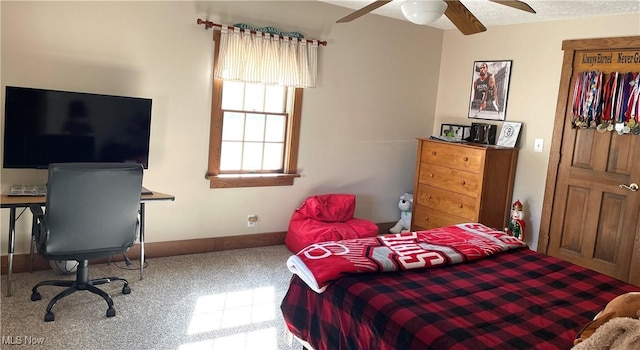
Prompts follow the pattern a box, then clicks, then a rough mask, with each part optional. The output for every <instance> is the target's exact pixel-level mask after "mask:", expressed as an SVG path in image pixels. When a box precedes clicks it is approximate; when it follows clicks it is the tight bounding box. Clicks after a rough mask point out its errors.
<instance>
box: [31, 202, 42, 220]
mask: <svg viewBox="0 0 640 350" xmlns="http://www.w3.org/2000/svg"><path fill="white" fill-rule="evenodd" d="M29 209H31V214H33V216H35V217H36V219H38V220H42V219H44V212H43V211H42V207H41V206H40V205H38V204H31V205H29Z"/></svg>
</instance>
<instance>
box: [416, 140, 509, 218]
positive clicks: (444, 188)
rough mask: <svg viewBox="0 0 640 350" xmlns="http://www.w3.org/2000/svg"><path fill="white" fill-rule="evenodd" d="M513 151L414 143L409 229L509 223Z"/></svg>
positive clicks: (473, 146) (425, 141)
mask: <svg viewBox="0 0 640 350" xmlns="http://www.w3.org/2000/svg"><path fill="white" fill-rule="evenodd" d="M517 157H518V149H517V148H503V147H496V146H488V145H481V144H474V143H450V142H443V141H436V140H430V139H422V138H419V139H418V157H417V159H416V174H415V184H414V189H413V191H414V192H413V193H414V196H413V197H414V199H413V201H414V202H413V212H412V216H411V219H412V220H411V230H413V231H416V230H426V229H431V228H436V227H443V226H450V225H454V224H459V223H464V222H480V223H482V224H485V225H487V226H489V227H493V228H496V229H498V230H502V229H504V227H505V225H506V224H507V220H508V219H509V213H510V210H511V201H512V198H511V196H512V194H513V182H514V177H515V172H516V162H517Z"/></svg>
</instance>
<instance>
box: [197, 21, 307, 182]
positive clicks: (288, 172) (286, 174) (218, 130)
mask: <svg viewBox="0 0 640 350" xmlns="http://www.w3.org/2000/svg"><path fill="white" fill-rule="evenodd" d="M220 36H221V35H220V31H214V33H213V41H214V45H215V47H214V54H213V72H215V70H216V69H217V67H218V54H219V45H218V44H219V43H220ZM213 72H212V76H213V89H212V94H211V126H210V132H209V162H208V166H207V175H206V178H207V179H208V180H209V187H210V188H234V187H263V186H291V185H293V181H294V179H295V178H297V177H300V174H299V173H298V172H297V170H298V143H299V140H300V121H301V114H302V92H303V91H304V89H302V88H295V89H294V92H293V101H292V105H291V108H290V111H289V118H287V119H288V122H287V135H286V138H285V144H284V161H283V167H282V168H283V169H282V172H278V173H255V174H227V173H224V174H221V173H220V155H221V149H222V120H223V113H222V85H223V84H222V82H223V81H222V79H219V78H216V77H215V75H214V74H213Z"/></svg>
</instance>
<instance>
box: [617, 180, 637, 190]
mask: <svg viewBox="0 0 640 350" xmlns="http://www.w3.org/2000/svg"><path fill="white" fill-rule="evenodd" d="M619 187H620V188H626V189H628V190H629V191H632V192H635V191H637V190H638V189H639V188H640V187H639V186H638V184H637V183H635V182H634V183H632V184H630V185H625V184H622V185H620V186H619Z"/></svg>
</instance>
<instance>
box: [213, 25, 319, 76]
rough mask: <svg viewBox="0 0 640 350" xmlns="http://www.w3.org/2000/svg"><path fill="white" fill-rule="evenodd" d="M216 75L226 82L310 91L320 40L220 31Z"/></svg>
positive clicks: (260, 33) (315, 71)
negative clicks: (242, 82)
mask: <svg viewBox="0 0 640 350" xmlns="http://www.w3.org/2000/svg"><path fill="white" fill-rule="evenodd" d="M220 37H221V38H220V51H219V54H218V57H219V62H218V66H217V70H216V72H215V76H216V77H217V78H220V79H224V80H235V81H244V82H247V83H259V84H265V85H281V86H292V87H301V88H309V87H315V86H316V77H317V70H318V41H317V40H313V41H311V42H307V41H306V40H304V39H302V40H300V39H298V38H290V37H287V36H285V37H282V38H280V37H278V36H274V35H270V34H265V33H262V32H256V33H251V32H250V31H248V30H241V29H239V28H234V29H233V30H229V29H227V28H225V27H223V28H221V36H220Z"/></svg>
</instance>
